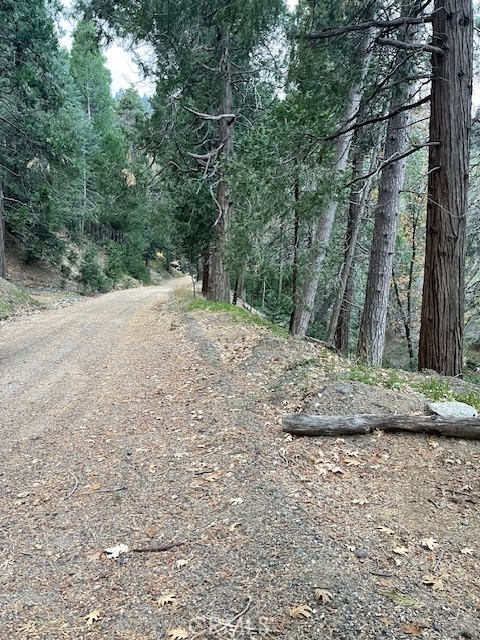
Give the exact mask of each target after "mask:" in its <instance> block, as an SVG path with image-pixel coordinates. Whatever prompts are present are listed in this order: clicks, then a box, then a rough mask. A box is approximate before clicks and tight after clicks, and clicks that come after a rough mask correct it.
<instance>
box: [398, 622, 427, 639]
mask: <svg viewBox="0 0 480 640" xmlns="http://www.w3.org/2000/svg"><path fill="white" fill-rule="evenodd" d="M426 628H427V627H426V626H425V625H424V624H422V623H421V622H407V623H405V624H402V629H403V630H404V632H405V633H408V634H409V635H411V636H415V637H416V638H420V637H421V635H422V633H423V630H424V629H426Z"/></svg>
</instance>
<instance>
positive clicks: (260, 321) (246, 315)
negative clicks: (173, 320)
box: [186, 297, 287, 337]
mask: <svg viewBox="0 0 480 640" xmlns="http://www.w3.org/2000/svg"><path fill="white" fill-rule="evenodd" d="M196 310H200V311H210V312H212V313H228V315H229V316H230V317H231V318H232V320H233V321H234V322H242V323H244V324H253V325H255V326H257V327H266V328H267V329H269V330H270V331H271V332H272V333H274V334H276V335H278V336H282V337H287V332H286V331H285V330H284V329H282V328H281V327H279V326H278V325H276V324H273V322H270V321H269V320H266V319H265V318H262V317H261V316H257V315H255V314H254V313H250V312H249V311H247V310H246V309H243V308H242V307H237V306H236V305H234V304H229V303H228V302H211V301H210V300H205V298H200V297H196V298H193V297H192V298H190V300H189V301H188V302H187V305H186V311H196Z"/></svg>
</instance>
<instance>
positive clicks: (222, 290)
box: [207, 34, 233, 302]
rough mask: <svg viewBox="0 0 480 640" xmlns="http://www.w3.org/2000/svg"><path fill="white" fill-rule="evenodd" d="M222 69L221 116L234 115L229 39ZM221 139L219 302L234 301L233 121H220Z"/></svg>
mask: <svg viewBox="0 0 480 640" xmlns="http://www.w3.org/2000/svg"><path fill="white" fill-rule="evenodd" d="M220 47H221V69H222V78H223V96H222V101H221V105H220V113H221V114H222V113H223V114H227V113H229V114H231V113H232V111H233V84H232V74H231V68H230V51H229V37H228V34H227V35H225V34H224V35H223V36H222V37H221V38H220ZM218 134H219V139H220V141H221V142H223V149H222V153H221V157H222V166H220V168H219V171H220V173H221V175H220V182H219V184H218V187H217V206H218V218H217V222H216V225H215V237H214V241H213V245H212V254H211V263H210V272H209V283H208V294H207V297H208V299H209V300H214V301H215V302H230V300H231V297H230V274H229V273H228V269H227V265H226V252H227V246H228V239H229V234H230V223H231V219H232V216H233V204H232V202H231V200H230V186H229V184H228V177H227V170H228V169H227V167H226V165H228V162H229V160H230V159H231V157H232V155H233V120H232V119H231V118H220V119H219V121H218Z"/></svg>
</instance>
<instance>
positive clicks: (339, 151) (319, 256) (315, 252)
mask: <svg viewBox="0 0 480 640" xmlns="http://www.w3.org/2000/svg"><path fill="white" fill-rule="evenodd" d="M373 40H374V30H373V29H369V30H368V31H367V32H365V34H364V35H363V38H362V41H361V44H360V48H359V59H360V73H359V79H358V81H357V82H356V83H355V85H354V86H353V87H352V88H351V90H350V93H349V98H348V103H347V108H346V111H345V114H344V117H343V122H344V123H345V124H344V126H345V127H346V128H347V129H350V128H351V126H352V125H354V124H355V122H356V120H357V117H358V111H359V107H360V102H361V99H362V95H363V89H364V81H365V76H366V74H367V71H368V68H369V66H370V60H371V45H372V43H373ZM352 139H353V131H352V130H348V131H346V132H345V133H344V134H342V135H340V136H339V137H338V138H337V143H336V148H335V159H334V162H333V165H332V168H331V173H332V175H334V176H337V177H338V176H339V175H341V174H342V173H343V172H344V171H345V169H346V167H347V163H348V155H349V152H350V147H351V145H352ZM338 203H339V197H338V195H334V196H332V199H331V200H330V202H329V203H328V204H327V207H326V210H325V211H324V213H323V215H322V217H321V218H320V220H319V221H318V223H317V226H316V229H315V231H314V236H313V244H312V251H311V255H310V259H309V265H308V269H307V272H306V274H305V280H304V283H303V287H301V289H300V288H299V291H298V295H297V299H296V300H295V308H294V312H293V316H292V319H291V322H290V332H291V333H292V335H294V336H299V337H302V338H303V337H304V336H305V333H306V331H307V328H308V325H309V323H310V319H311V316H312V313H313V310H314V304H315V298H316V295H317V289H318V283H319V280H320V274H321V269H322V265H323V262H324V260H325V256H326V253H327V248H328V242H329V240H330V236H331V234H332V229H333V223H334V220H335V214H336V213H337V208H338Z"/></svg>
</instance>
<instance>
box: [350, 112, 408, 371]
mask: <svg viewBox="0 0 480 640" xmlns="http://www.w3.org/2000/svg"><path fill="white" fill-rule="evenodd" d="M408 122H409V115H408V111H402V112H401V113H399V114H398V115H396V116H395V117H394V118H392V119H391V120H389V122H388V128H387V141H386V144H385V157H386V158H389V157H390V156H391V155H393V154H394V153H401V152H403V151H404V150H405V149H406V148H407V144H408V138H407V126H408ZM405 166H406V160H405V158H403V159H402V160H399V161H398V162H395V163H393V164H391V165H388V166H387V167H385V169H384V170H383V171H382V176H381V179H380V185H379V190H378V203H377V208H376V210H375V226H374V231H373V239H372V248H371V253H370V262H369V266H368V276H367V286H366V290H365V303H364V307H363V313H362V319H361V322H360V331H359V336H358V344H357V357H358V358H359V359H360V360H361V361H363V362H366V363H368V364H370V365H374V366H375V365H380V364H381V362H382V357H383V350H384V346H385V331H386V327H387V309H388V298H389V293H390V280H391V277H392V269H393V257H394V254H395V240H396V237H397V218H398V208H399V205H400V191H401V189H402V187H403V182H404V178H405Z"/></svg>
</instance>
